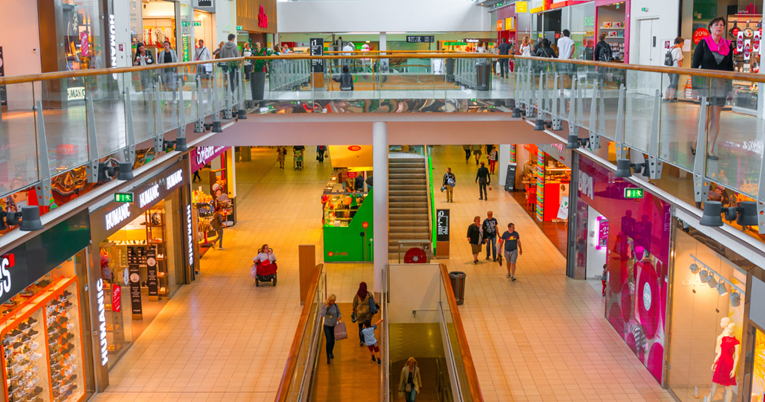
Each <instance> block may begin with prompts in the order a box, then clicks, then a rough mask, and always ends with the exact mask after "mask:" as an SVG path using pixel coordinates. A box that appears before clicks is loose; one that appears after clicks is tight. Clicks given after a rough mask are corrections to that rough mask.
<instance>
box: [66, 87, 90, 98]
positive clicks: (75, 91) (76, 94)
mask: <svg viewBox="0 0 765 402" xmlns="http://www.w3.org/2000/svg"><path fill="white" fill-rule="evenodd" d="M83 99H85V87H72V88H67V89H66V100H67V101H73V100H83Z"/></svg>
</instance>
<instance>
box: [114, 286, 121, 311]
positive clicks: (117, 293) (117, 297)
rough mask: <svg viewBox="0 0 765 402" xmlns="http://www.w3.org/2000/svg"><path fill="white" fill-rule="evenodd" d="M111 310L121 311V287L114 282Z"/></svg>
mask: <svg viewBox="0 0 765 402" xmlns="http://www.w3.org/2000/svg"><path fill="white" fill-rule="evenodd" d="M112 311H114V312H115V313H119V312H122V288H121V287H120V285H119V284H118V283H116V282H115V283H114V284H113V285H112Z"/></svg>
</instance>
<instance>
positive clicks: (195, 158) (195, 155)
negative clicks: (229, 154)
mask: <svg viewBox="0 0 765 402" xmlns="http://www.w3.org/2000/svg"><path fill="white" fill-rule="evenodd" d="M230 148H231V147H196V148H194V149H192V150H191V173H194V172H196V171H197V170H199V169H201V168H203V167H204V166H205V165H206V164H208V163H210V161H211V160H213V159H215V158H216V157H217V156H218V155H220V154H222V153H224V152H226V151H227V150H229V149H230Z"/></svg>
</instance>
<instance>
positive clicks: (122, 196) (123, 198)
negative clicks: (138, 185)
mask: <svg viewBox="0 0 765 402" xmlns="http://www.w3.org/2000/svg"><path fill="white" fill-rule="evenodd" d="M114 202H127V203H129V204H132V203H133V193H114Z"/></svg>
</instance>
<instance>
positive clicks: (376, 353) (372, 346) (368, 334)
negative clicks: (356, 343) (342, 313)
mask: <svg viewBox="0 0 765 402" xmlns="http://www.w3.org/2000/svg"><path fill="white" fill-rule="evenodd" d="M381 322H383V319H382V318H380V319H379V320H377V322H376V323H375V325H372V321H371V320H368V321H364V323H363V324H361V325H363V327H364V328H363V329H362V330H361V335H363V336H364V342H363V343H364V344H366V345H367V348H368V349H369V352H370V353H372V361H375V360H376V361H377V364H378V365H380V364H382V360H380V346H378V345H377V338H375V330H376V329H377V326H378V325H380V323H381Z"/></svg>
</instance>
